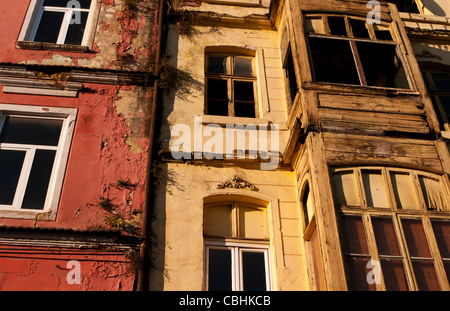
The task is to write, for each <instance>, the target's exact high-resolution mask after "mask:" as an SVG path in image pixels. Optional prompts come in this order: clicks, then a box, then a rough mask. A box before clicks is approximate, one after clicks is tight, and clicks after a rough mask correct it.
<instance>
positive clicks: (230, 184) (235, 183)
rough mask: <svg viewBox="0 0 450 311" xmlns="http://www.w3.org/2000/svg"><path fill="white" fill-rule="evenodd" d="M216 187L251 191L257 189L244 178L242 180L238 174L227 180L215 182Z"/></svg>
mask: <svg viewBox="0 0 450 311" xmlns="http://www.w3.org/2000/svg"><path fill="white" fill-rule="evenodd" d="M216 188H217V189H225V188H235V189H248V190H251V191H258V190H259V189H258V188H257V187H256V186H255V185H253V184H251V183H249V182H246V181H245V180H243V179H242V178H240V177H238V176H234V177H232V178H231V179H230V180H228V181H225V182H223V183H220V184H217V186H216Z"/></svg>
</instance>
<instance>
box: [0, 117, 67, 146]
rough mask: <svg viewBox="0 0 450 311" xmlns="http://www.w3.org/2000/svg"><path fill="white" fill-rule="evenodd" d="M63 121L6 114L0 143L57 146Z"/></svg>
mask: <svg viewBox="0 0 450 311" xmlns="http://www.w3.org/2000/svg"><path fill="white" fill-rule="evenodd" d="M62 124H63V121H62V120H55V119H40V118H23V117H14V116H6V118H5V123H4V125H3V129H2V132H1V135H0V142H1V143H13V144H30V145H47V146H58V142H59V136H60V134H61V127H62Z"/></svg>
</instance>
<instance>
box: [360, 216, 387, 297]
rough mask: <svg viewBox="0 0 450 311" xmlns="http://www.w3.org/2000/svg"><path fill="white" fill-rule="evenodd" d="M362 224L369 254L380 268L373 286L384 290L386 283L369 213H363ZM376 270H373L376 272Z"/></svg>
mask: <svg viewBox="0 0 450 311" xmlns="http://www.w3.org/2000/svg"><path fill="white" fill-rule="evenodd" d="M363 224H364V229H365V232H366V236H367V245H368V247H369V254H370V257H371V259H372V260H375V261H376V262H377V263H378V264H379V265H380V267H379V268H380V270H379V271H381V275H379V276H378V275H376V274H375V277H376V278H378V277H379V278H380V281H381V282H380V284H377V283H375V286H376V288H377V291H385V290H386V285H385V284H384V277H383V270H382V268H381V260H380V256H379V254H378V249H377V244H376V240H375V233H374V231H373V226H372V219H371V217H370V215H369V214H367V215H363ZM376 271H377V270H375V273H376Z"/></svg>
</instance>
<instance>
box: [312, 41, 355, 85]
mask: <svg viewBox="0 0 450 311" xmlns="http://www.w3.org/2000/svg"><path fill="white" fill-rule="evenodd" d="M309 47H310V50H311V57H312V63H313V69H314V74H315V78H316V81H318V82H330V83H344V84H360V82H359V77H358V72H357V69H356V65H355V61H354V59H353V55H352V50H351V46H350V44H349V42H348V41H347V40H339V39H331V38H318V37H310V38H309Z"/></svg>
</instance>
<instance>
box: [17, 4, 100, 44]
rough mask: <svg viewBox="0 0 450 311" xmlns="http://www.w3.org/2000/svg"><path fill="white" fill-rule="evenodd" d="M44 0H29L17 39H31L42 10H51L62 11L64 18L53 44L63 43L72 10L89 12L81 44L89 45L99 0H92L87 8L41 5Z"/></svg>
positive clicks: (34, 33)
mask: <svg viewBox="0 0 450 311" xmlns="http://www.w3.org/2000/svg"><path fill="white" fill-rule="evenodd" d="M43 3H44V0H31V3H30V6H29V9H28V12H27V15H26V17H25V21H24V24H23V27H22V31H21V32H20V35H19V39H18V41H32V42H34V38H35V37H36V33H37V30H38V27H39V23H40V21H41V18H42V14H43V13H44V11H52V12H64V13H65V14H64V19H63V22H62V24H61V29H60V31H59V36H58V40H57V41H56V43H55V44H64V41H65V39H66V36H67V30H68V28H69V23H70V19H71V16H72V12H73V11H80V12H89V15H88V18H87V20H86V26H85V31H84V35H83V40H82V42H81V44H80V45H81V46H90V45H92V41H93V32H94V26H93V25H95V24H96V21H97V15H98V14H94V13H95V12H98V11H99V8H100V3H99V0H92V2H91V6H90V8H89V9H82V8H80V9H75V8H61V7H52V6H46V7H44V6H43Z"/></svg>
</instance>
